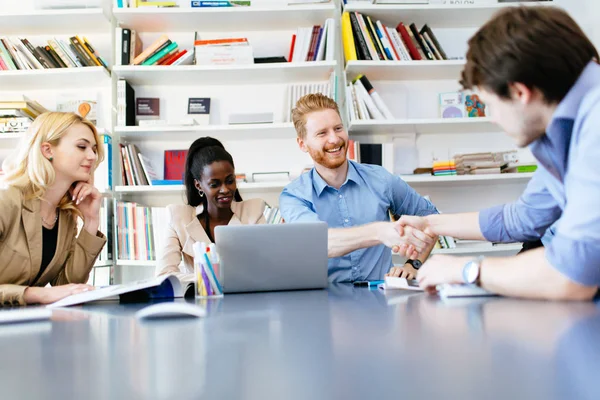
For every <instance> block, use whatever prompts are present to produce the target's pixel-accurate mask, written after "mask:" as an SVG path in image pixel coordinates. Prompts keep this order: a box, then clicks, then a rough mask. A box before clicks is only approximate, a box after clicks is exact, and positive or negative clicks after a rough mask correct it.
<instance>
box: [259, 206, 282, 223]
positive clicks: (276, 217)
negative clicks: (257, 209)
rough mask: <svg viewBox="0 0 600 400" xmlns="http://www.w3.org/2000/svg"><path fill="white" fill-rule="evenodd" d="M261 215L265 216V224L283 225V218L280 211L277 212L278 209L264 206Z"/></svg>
mask: <svg viewBox="0 0 600 400" xmlns="http://www.w3.org/2000/svg"><path fill="white" fill-rule="evenodd" d="M263 215H264V216H265V220H266V221H267V224H281V223H283V217H282V216H281V211H279V207H271V206H269V205H268V204H267V205H266V206H265V211H264V212H263Z"/></svg>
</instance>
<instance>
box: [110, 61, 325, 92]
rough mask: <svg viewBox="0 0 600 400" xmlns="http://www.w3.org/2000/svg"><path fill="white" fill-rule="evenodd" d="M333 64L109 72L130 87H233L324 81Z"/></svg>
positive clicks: (129, 68) (119, 69)
mask: <svg viewBox="0 0 600 400" xmlns="http://www.w3.org/2000/svg"><path fill="white" fill-rule="evenodd" d="M335 65H336V63H335V62H334V61H314V62H304V63H270V64H249V65H228V66H206V65H176V66H137V65H124V66H116V67H114V68H113V74H115V75H116V76H117V77H118V78H120V79H125V80H127V82H129V84H130V85H134V86H137V85H140V86H142V85H156V86H161V85H170V86H175V85H179V86H181V85H183V86H189V85H190V84H192V83H193V84H194V85H218V84H221V85H234V84H252V85H258V84H264V83H285V82H289V81H295V82H303V81H304V82H311V81H324V80H327V79H328V78H329V75H330V74H331V72H332V71H333V69H334V68H335Z"/></svg>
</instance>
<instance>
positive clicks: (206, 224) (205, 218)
mask: <svg viewBox="0 0 600 400" xmlns="http://www.w3.org/2000/svg"><path fill="white" fill-rule="evenodd" d="M203 215H204V231H205V232H206V236H208V238H209V239H210V241H211V243H214V242H215V239H213V237H212V234H211V233H210V221H209V219H208V212H203V213H202V214H198V221H200V222H202V220H201V219H200V218H202V216H203Z"/></svg>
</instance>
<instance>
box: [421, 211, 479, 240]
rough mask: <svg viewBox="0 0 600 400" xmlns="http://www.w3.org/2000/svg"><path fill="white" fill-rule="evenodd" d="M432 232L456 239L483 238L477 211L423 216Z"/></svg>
mask: <svg viewBox="0 0 600 400" xmlns="http://www.w3.org/2000/svg"><path fill="white" fill-rule="evenodd" d="M425 218H426V219H427V223H428V225H429V227H430V229H431V230H432V231H433V232H432V233H433V234H435V235H441V236H452V237H454V238H457V239H467V240H485V237H483V234H482V233H481V228H480V227H479V213H478V212H472V213H462V214H432V215H428V216H427V217H425Z"/></svg>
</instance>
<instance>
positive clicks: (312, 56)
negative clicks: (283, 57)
mask: <svg viewBox="0 0 600 400" xmlns="http://www.w3.org/2000/svg"><path fill="white" fill-rule="evenodd" d="M334 51H335V23H334V21H333V18H329V19H327V20H326V21H325V24H324V25H323V26H320V25H315V26H312V27H310V26H309V27H300V28H298V30H297V31H296V33H295V34H293V35H292V43H291V45H290V54H289V56H288V61H289V62H305V61H333V60H334V57H335V55H334Z"/></svg>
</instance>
